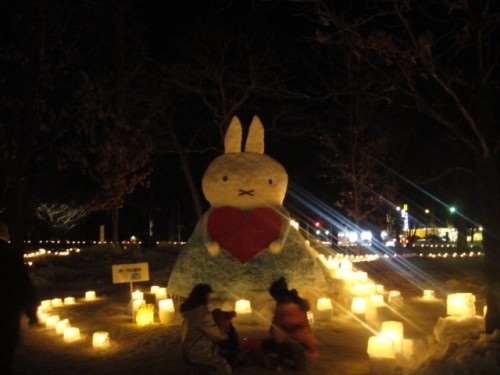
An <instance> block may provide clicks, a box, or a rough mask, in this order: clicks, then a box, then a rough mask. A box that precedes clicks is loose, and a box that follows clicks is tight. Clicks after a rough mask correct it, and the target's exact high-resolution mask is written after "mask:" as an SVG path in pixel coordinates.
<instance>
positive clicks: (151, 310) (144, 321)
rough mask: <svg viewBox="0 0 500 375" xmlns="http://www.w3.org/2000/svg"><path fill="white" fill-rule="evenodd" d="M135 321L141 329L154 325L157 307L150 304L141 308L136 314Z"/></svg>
mask: <svg viewBox="0 0 500 375" xmlns="http://www.w3.org/2000/svg"><path fill="white" fill-rule="evenodd" d="M135 321H136V323H137V325H138V326H140V327H143V326H147V325H149V324H153V323H154V321H155V305H153V304H152V303H148V304H142V305H141V306H139V309H138V310H137V313H136V314H135Z"/></svg>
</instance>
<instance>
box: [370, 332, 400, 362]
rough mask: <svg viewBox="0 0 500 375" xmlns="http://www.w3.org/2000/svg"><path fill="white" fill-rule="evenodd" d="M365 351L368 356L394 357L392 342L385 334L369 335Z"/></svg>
mask: <svg viewBox="0 0 500 375" xmlns="http://www.w3.org/2000/svg"><path fill="white" fill-rule="evenodd" d="M367 353H368V355H369V356H370V358H395V355H396V352H395V350H394V342H393V341H392V340H391V339H390V338H389V337H386V336H383V335H378V336H371V337H370V338H369V339H368V349H367Z"/></svg>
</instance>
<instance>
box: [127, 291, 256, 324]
mask: <svg viewBox="0 0 500 375" xmlns="http://www.w3.org/2000/svg"><path fill="white" fill-rule="evenodd" d="M150 293H152V294H155V297H156V300H157V301H158V310H159V311H158V317H159V320H160V323H162V324H168V323H170V322H172V320H173V317H174V313H175V307H174V302H173V300H172V299H171V298H167V289H166V288H161V287H159V286H156V285H153V286H151V289H150ZM131 299H132V314H133V316H134V321H135V322H136V323H137V324H138V325H140V326H143V325H147V324H153V322H154V306H152V305H150V304H146V302H145V300H144V293H143V292H141V291H140V290H136V291H134V292H132V295H131ZM234 310H235V311H236V313H237V314H238V316H245V315H250V314H251V313H252V306H251V304H250V301H249V300H246V299H240V300H237V301H236V302H235V304H234Z"/></svg>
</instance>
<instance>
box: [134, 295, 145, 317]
mask: <svg viewBox="0 0 500 375" xmlns="http://www.w3.org/2000/svg"><path fill="white" fill-rule="evenodd" d="M145 303H146V302H145V301H144V300H143V299H134V300H133V301H132V315H133V318H134V321H135V314H137V310H139V307H141V305H144V304H145Z"/></svg>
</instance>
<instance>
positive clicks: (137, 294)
mask: <svg viewBox="0 0 500 375" xmlns="http://www.w3.org/2000/svg"><path fill="white" fill-rule="evenodd" d="M131 297H132V300H136V299H144V293H143V292H141V291H140V290H136V291H135V292H132V296H131Z"/></svg>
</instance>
